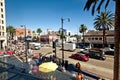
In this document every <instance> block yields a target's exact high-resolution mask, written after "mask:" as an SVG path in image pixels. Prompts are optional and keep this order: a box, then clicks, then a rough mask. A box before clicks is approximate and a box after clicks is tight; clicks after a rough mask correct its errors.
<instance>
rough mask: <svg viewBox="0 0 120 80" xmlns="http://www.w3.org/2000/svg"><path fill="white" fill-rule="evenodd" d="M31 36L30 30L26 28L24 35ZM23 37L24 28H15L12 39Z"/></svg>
mask: <svg viewBox="0 0 120 80" xmlns="http://www.w3.org/2000/svg"><path fill="white" fill-rule="evenodd" d="M27 36H32V31H31V30H30V29H26V37H27ZM24 37H25V28H15V36H14V38H15V39H14V40H20V39H23V38H24Z"/></svg>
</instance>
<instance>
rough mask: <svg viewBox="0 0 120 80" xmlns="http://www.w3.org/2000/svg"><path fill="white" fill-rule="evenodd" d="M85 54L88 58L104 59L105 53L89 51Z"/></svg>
mask: <svg viewBox="0 0 120 80" xmlns="http://www.w3.org/2000/svg"><path fill="white" fill-rule="evenodd" d="M85 54H86V55H87V56H89V57H90V58H95V59H100V60H105V59H106V57H105V55H104V54H102V52H100V51H89V52H87V53H85Z"/></svg>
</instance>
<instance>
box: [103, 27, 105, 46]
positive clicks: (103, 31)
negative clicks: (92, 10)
mask: <svg viewBox="0 0 120 80" xmlns="http://www.w3.org/2000/svg"><path fill="white" fill-rule="evenodd" d="M104 47H105V27H104V26H103V48H104Z"/></svg>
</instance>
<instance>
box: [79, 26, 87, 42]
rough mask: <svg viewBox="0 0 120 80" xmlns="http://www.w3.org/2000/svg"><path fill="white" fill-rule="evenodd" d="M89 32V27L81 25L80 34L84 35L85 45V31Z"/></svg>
mask: <svg viewBox="0 0 120 80" xmlns="http://www.w3.org/2000/svg"><path fill="white" fill-rule="evenodd" d="M86 30H87V27H86V26H85V25H84V24H81V26H80V28H79V32H80V33H83V43H85V40H84V34H85V31H86Z"/></svg>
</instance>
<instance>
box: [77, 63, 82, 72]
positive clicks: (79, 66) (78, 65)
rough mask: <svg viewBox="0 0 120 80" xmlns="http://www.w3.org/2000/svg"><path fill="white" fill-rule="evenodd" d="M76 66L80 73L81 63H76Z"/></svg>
mask: <svg viewBox="0 0 120 80" xmlns="http://www.w3.org/2000/svg"><path fill="white" fill-rule="evenodd" d="M76 68H77V70H78V73H80V72H81V65H80V63H79V62H77V63H76Z"/></svg>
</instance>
